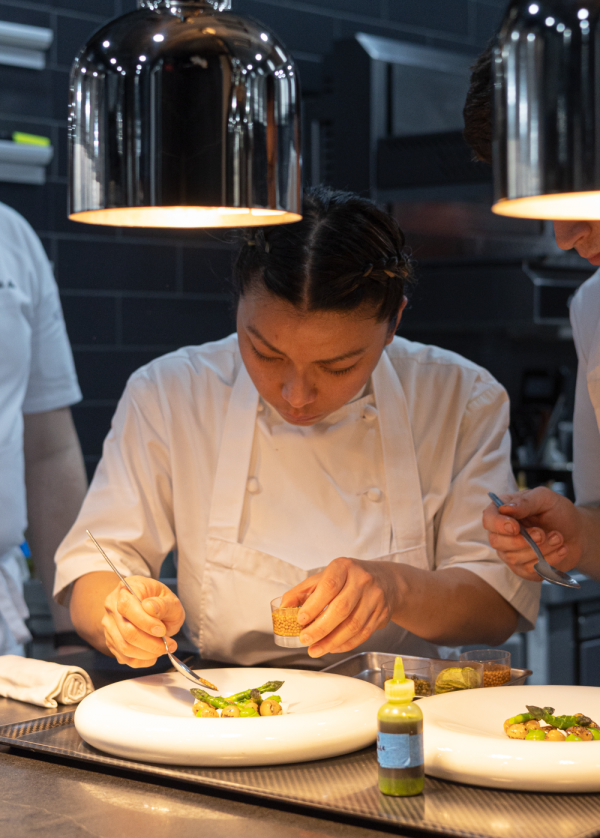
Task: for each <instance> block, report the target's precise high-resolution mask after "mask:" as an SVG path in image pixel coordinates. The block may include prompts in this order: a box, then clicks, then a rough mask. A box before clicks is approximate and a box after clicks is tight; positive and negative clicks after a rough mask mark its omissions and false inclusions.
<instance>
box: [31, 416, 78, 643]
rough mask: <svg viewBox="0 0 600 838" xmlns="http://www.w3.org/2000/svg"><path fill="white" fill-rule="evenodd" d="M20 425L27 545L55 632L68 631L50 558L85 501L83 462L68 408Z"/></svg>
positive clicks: (70, 627)
mask: <svg viewBox="0 0 600 838" xmlns="http://www.w3.org/2000/svg"><path fill="white" fill-rule="evenodd" d="M23 419H24V432H23V445H24V453H25V486H26V492H27V517H28V521H29V525H28V530H27V540H28V542H29V546H30V548H31V555H32V559H33V563H34V567H35V570H36V573H37V575H38V576H39V578H40V579H41V582H42V585H43V587H44V591H45V593H46V596H47V598H48V603H49V605H50V609H51V612H52V617H53V619H54V625H55V628H56V631H58V632H63V631H72V630H73V626H72V624H71V620H70V618H69V612H68V611H67V609H66V608H62V607H61V606H60V605H57V604H56V603H55V602H54V600H53V598H52V590H53V587H54V571H55V567H54V554H55V552H56V550H57V548H58V545H59V544H60V542H61V541H62V540H63V538H64V537H65V535H66V534H67V532H68V531H69V529H70V528H71V526H72V525H73V522H74V521H75V519H76V517H77V513H78V512H79V509H80V508H81V504H82V502H83V498H84V497H85V492H86V489H87V479H86V475H85V467H84V464H83V456H82V454H81V448H80V445H79V439H78V438H77V433H76V431H75V426H74V425H73V419H72V417H71V411H70V409H69V408H68V407H64V408H60V409H58V410H49V411H45V412H42V413H29V414H25V415H24V417H23Z"/></svg>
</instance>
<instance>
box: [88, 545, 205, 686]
mask: <svg viewBox="0 0 600 838" xmlns="http://www.w3.org/2000/svg"><path fill="white" fill-rule="evenodd" d="M86 533H87V534H88V535H89V537H90V538H91V539H92V541H93V542H94V544H95V545H96V547H97V548H98V550H99V552H100V555H101V556H102V557H103V558H105V559H106V561H107V562H108V564H109V565H110V567H111V569H112V570H114V572H115V573H116V574H117V576H118V577H119V579H120V580H121V582H122V583H123V584H124V585H125V587H126V588H127V590H128V591H129V593H130V594H132V595H133V596H134V597H135V598H136V599H137V601H138V602H139V603H140V605H141V603H142V600H141V599H140V598H139V596H138V595H137V594H136V593H135V591H134V590H133V589H132V588H131V586H130V585H129V583H128V582H127V581H126V580H125V579H124V578H123V576H121V574H120V573H119V571H118V570H117V568H116V567H115V565H114V564H113V563H112V562H111V560H110V559H109V558H108V556H107V555H106V553H105V552H104V550H103V549H102V547H100V545H99V544H98V542H97V541H96V539H95V538H94V536H93V535H92V534H91V532H90V531H89V530H86ZM162 641H163V643H164V644H165V649H166V650H167V655H168V656H169V660H170V661H171V663H172V664H173V666H174V667H175V669H176V670H177V672H179V673H180V674H181V675H183V676H184V678H187V679H188V681H193V682H194V684H196V685H198V684H202V686H203V687H206V688H207V689H209V690H214V691H215V692H216V693H218V692H219V688H218V687H215V685H214V684H211V683H210V681H205V680H204V678H201V677H200V676H199V675H196V673H195V672H193V671H192V670H191V669H190V668H189V667H188V666H186V665H185V664H184V663H183V661H180V660H179V658H176V657H175V655H172V654H171V653H170V652H169V647H168V646H167V639H166V637H163V638H162Z"/></svg>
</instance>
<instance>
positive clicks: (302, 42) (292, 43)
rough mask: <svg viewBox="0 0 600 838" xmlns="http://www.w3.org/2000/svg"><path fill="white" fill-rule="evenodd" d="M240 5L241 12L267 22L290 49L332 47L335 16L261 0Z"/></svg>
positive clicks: (311, 49)
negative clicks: (280, 5)
mask: <svg viewBox="0 0 600 838" xmlns="http://www.w3.org/2000/svg"><path fill="white" fill-rule="evenodd" d="M236 6H237V9H236V11H238V12H239V14H243V15H247V16H248V17H252V18H254V19H255V20H258V21H260V22H261V23H264V25H265V26H266V27H267V28H268V29H270V30H272V31H273V32H274V33H275V34H276V35H277V36H278V38H279V39H280V40H281V41H282V42H283V43H284V44H285V46H287V47H289V49H292V50H293V49H300V50H306V51H307V52H317V53H325V52H329V50H330V49H331V44H332V42H333V20H334V18H333V17H330V16H328V15H314V14H310V12H303V11H302V12H301V11H297V10H295V9H293V8H289V7H283V8H281V7H277V6H272V5H270V4H269V3H261V2H259V0H243V1H242V0H239V2H238V3H237V4H236Z"/></svg>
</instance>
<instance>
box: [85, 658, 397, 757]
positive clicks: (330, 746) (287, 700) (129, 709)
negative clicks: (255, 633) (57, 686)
mask: <svg viewBox="0 0 600 838" xmlns="http://www.w3.org/2000/svg"><path fill="white" fill-rule="evenodd" d="M198 674H199V675H201V676H202V677H204V678H207V679H208V680H210V681H212V682H213V683H216V684H217V686H218V687H219V690H220V692H221V694H222V695H224V696H227V695H232V694H233V693H236V692H240V691H241V690H244V689H248V688H250V687H259V686H261V685H262V684H264V683H265V682H266V681H271V680H277V681H285V684H284V686H283V687H281V689H280V690H278V694H279V695H281V698H282V702H283V703H284V704H285V705H286V710H287V712H286V713H285V714H284V715H282V716H273V717H267V716H265V717H262V716H261V717H260V718H258V719H257V718H249V719H220V718H219V719H197V718H195V716H193V715H192V704H193V702H194V699H193V698H192V696H191V694H190V691H189V686H191V685H190V684H189V682H187V681H186V680H185V679H184V678H183V677H182V676H181V675H178V674H177V673H172V674H171V673H169V674H167V675H148V676H146V677H144V678H133V679H131V680H129V681H119V682H118V683H116V684H111V685H110V686H108V687H103V688H102V689H100V690H97V692H94V693H91V694H90V695H88V696H87V698H84V700H83V701H82V702H81V704H80V705H79V707H78V708H77V711H76V713H75V727H76V728H77V732H78V733H79V735H80V736H81V738H82V739H84V740H85V741H86V742H87V743H88V744H89V745H92V746H93V747H94V748H98V749H100V750H101V751H107V752H108V753H110V754H115V755H116V756H120V757H125V758H127V759H136V760H141V761H142V762H154V763H170V764H175V765H199V766H200V765H202V766H221V767H226V766H238V765H274V764H278V763H285V762H302V761H305V760H311V759H323V758H324V757H332V756H338V755H339V754H347V753H350V752H351V751H356V750H358V749H359V748H365V747H367V746H368V745H371V744H372V743H373V742H374V741H375V738H376V735H377V710H378V709H379V707H381V705H382V704H383V703H384V702H385V695H384V692H383V690H381V689H380V688H379V687H376V686H375V685H374V684H369V683H367V682H365V681H358V680H356V679H354V678H347V677H346V676H344V675H331V674H330V673H326V672H309V671H302V670H292V669H259V668H244V669H209V670H206V671H202V670H198ZM188 685H189V686H188Z"/></svg>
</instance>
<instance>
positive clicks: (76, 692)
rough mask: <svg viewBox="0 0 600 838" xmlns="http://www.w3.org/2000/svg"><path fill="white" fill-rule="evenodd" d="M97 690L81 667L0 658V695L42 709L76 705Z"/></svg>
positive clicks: (9, 657)
mask: <svg viewBox="0 0 600 838" xmlns="http://www.w3.org/2000/svg"><path fill="white" fill-rule="evenodd" d="M93 691H94V685H93V684H92V681H91V678H90V676H89V675H88V674H87V672H85V671H84V670H83V669H81V668H80V667H79V666H63V665H62V664H60V663H51V662H50V661H38V660H33V658H21V657H19V656H18V655H1V656H0V695H3V696H4V697H5V698H15V699H16V700H17V701H26V702H28V703H29V704H38V705H39V706H40V707H57V706H58V704H77V703H78V702H79V701H81V700H82V699H83V698H85V697H86V695H88V694H89V693H91V692H93Z"/></svg>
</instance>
